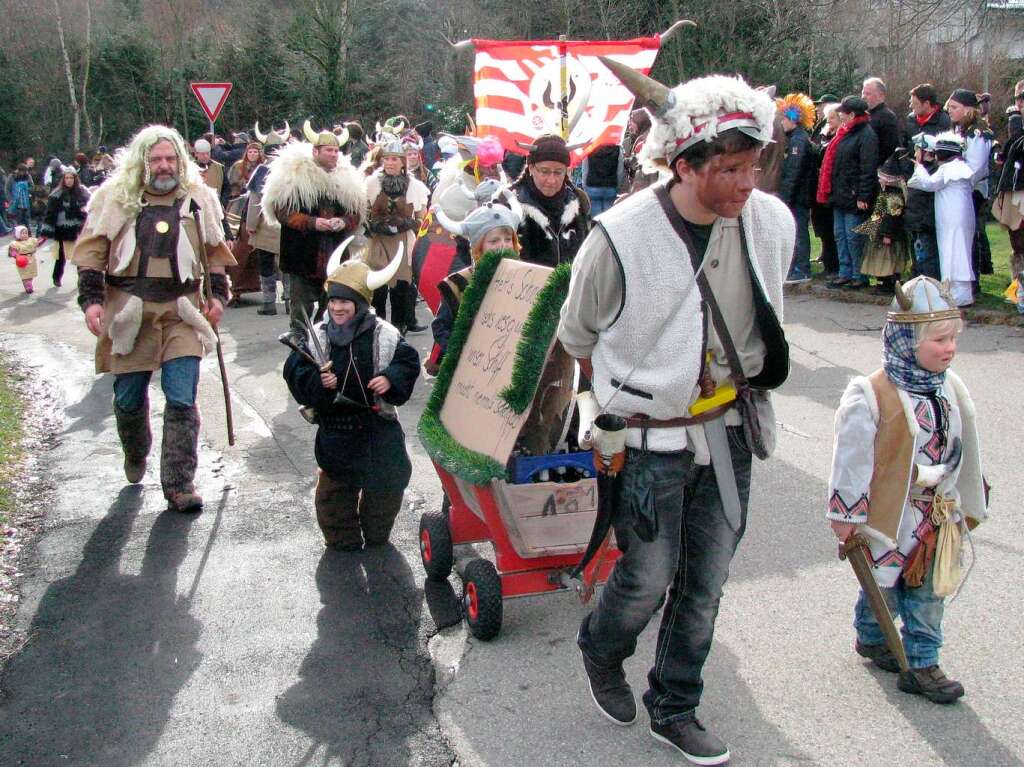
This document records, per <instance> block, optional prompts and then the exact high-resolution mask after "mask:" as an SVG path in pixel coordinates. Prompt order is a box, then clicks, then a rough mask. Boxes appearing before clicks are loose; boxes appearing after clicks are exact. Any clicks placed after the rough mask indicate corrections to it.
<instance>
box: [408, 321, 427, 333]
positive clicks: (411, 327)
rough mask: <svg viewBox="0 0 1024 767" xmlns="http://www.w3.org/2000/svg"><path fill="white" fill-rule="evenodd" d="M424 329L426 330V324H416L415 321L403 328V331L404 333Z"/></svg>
mask: <svg viewBox="0 0 1024 767" xmlns="http://www.w3.org/2000/svg"><path fill="white" fill-rule="evenodd" d="M424 330H427V326H426V325H417V324H416V323H413V324H412V325H410V326H409V327H407V328H406V329H405V332H406V333H422V332H423V331H424Z"/></svg>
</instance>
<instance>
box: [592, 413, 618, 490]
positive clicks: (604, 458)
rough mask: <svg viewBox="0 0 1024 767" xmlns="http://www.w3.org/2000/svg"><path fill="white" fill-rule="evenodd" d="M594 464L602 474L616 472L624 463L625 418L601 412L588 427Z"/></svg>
mask: <svg viewBox="0 0 1024 767" xmlns="http://www.w3.org/2000/svg"><path fill="white" fill-rule="evenodd" d="M590 439H591V442H592V443H593V445H594V466H595V467H596V468H597V470H598V471H599V472H601V473H603V474H613V475H614V474H618V473H619V472H620V471H622V468H623V467H624V466H625V465H626V419H625V418H623V417H622V416H618V415H612V414H611V413H602V414H601V415H599V416H598V417H597V418H595V419H594V423H593V425H592V426H591V427H590Z"/></svg>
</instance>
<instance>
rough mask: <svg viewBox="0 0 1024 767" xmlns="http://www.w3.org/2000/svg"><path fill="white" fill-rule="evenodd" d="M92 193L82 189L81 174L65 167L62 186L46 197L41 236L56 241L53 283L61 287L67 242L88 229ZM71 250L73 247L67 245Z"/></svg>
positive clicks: (61, 181) (40, 228)
mask: <svg viewBox="0 0 1024 767" xmlns="http://www.w3.org/2000/svg"><path fill="white" fill-rule="evenodd" d="M88 202H89V190H88V189H86V188H85V187H84V186H82V182H81V181H80V180H79V178H78V173H77V172H75V169H74V168H73V167H71V166H68V167H66V168H64V171H63V175H62V176H61V180H60V183H59V184H57V186H56V187H54V190H53V191H52V192H50V196H49V197H47V198H46V210H45V212H44V213H43V221H42V223H41V224H40V225H39V234H40V235H42V236H43V237H48V238H50V239H53V240H56V241H57V260H56V261H55V262H54V264H53V284H54V286H55V287H58V288H59V287H60V282H61V280H62V279H63V278H64V265H65V264H66V263H67V253H66V252H65V243H68V242H74V241H75V240H77V239H78V234H79V232H81V231H82V227H83V226H85V206H86V204H87V203H88ZM68 247H69V248H70V246H68Z"/></svg>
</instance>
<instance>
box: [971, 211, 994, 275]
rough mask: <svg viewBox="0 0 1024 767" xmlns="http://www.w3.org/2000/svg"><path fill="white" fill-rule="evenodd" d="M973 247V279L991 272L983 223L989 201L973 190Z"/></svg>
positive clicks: (990, 250)
mask: <svg viewBox="0 0 1024 767" xmlns="http://www.w3.org/2000/svg"><path fill="white" fill-rule="evenodd" d="M973 198H974V243H973V245H974V247H973V248H971V265H972V266H973V267H974V279H975V281H977V280H978V275H979V274H992V247H991V246H990V245H989V243H988V232H986V231H985V224H986V222H987V221H988V212H989V210H990V209H991V207H992V206H991V205H990V204H989V201H988V200H987V199H986V198H984V197H982V196H981V194H980V193H979V192H974V195H973Z"/></svg>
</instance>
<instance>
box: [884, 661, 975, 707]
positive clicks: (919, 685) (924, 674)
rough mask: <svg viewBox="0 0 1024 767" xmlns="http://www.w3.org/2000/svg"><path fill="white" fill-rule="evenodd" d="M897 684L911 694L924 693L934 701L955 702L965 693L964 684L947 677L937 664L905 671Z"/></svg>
mask: <svg viewBox="0 0 1024 767" xmlns="http://www.w3.org/2000/svg"><path fill="white" fill-rule="evenodd" d="M896 686H897V687H899V688H900V689H901V690H903V692H909V693H910V694H911V695H923V696H924V697H925V698H927V699H928V700H930V701H931V702H932V703H953V702H955V701H957V700H958V699H960V698H962V697H963V695H964V686H963V685H962V684H960V683H959V682H955V681H953V680H952V679H950V678H949V677H947V676H946V675H945V674H944V673H943V671H942V669H941V668H939V667H938V666H937V665H936V666H926V667H925V668H912V669H910V671H904V672H903V673H901V674H900V678H899V679H898V680H897V681H896Z"/></svg>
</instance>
